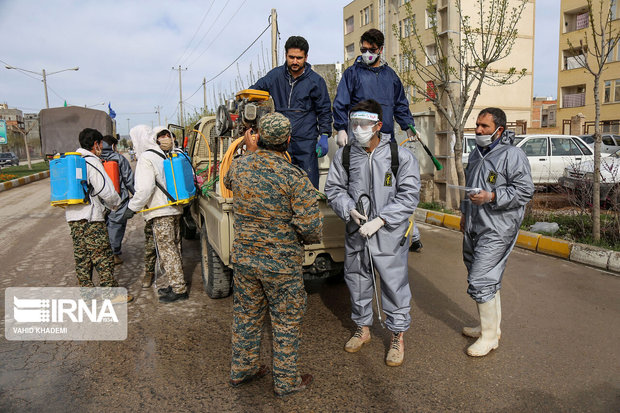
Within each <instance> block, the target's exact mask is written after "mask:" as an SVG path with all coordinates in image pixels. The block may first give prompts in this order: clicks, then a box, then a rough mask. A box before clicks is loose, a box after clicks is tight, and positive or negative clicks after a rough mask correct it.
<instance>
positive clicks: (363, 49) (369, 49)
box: [360, 47, 379, 53]
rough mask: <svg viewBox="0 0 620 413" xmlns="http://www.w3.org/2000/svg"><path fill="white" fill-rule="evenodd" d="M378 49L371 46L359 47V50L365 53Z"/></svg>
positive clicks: (375, 51)
mask: <svg viewBox="0 0 620 413" xmlns="http://www.w3.org/2000/svg"><path fill="white" fill-rule="evenodd" d="M378 51H379V48H378V47H373V48H368V47H360V52H362V53H366V52H370V53H377V52H378Z"/></svg>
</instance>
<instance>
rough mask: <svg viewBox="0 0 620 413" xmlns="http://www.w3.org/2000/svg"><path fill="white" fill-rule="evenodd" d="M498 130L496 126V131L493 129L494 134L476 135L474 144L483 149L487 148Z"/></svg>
mask: <svg viewBox="0 0 620 413" xmlns="http://www.w3.org/2000/svg"><path fill="white" fill-rule="evenodd" d="M499 128H500V127H499V126H498V127H497V129H495V132H493V133H492V134H490V135H476V144H477V145H478V146H480V147H483V148H486V147H487V146H489V145H490V144H491V143H492V142H493V136H495V134H496V133H497V131H498V130H499Z"/></svg>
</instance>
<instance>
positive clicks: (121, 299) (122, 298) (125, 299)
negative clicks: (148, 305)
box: [110, 294, 133, 305]
mask: <svg viewBox="0 0 620 413" xmlns="http://www.w3.org/2000/svg"><path fill="white" fill-rule="evenodd" d="M132 301H133V295H131V294H126V295H125V294H119V295H117V296H116V297H114V298H111V299H110V302H111V303H112V304H113V305H114V304H123V303H130V302H132Z"/></svg>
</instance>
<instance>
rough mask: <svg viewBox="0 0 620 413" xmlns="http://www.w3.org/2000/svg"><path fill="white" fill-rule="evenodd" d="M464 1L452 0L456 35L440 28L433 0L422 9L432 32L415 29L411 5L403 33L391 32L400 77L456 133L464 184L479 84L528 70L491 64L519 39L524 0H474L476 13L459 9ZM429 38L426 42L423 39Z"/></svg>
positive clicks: (511, 80)
mask: <svg viewBox="0 0 620 413" xmlns="http://www.w3.org/2000/svg"><path fill="white" fill-rule="evenodd" d="M462 3H465V4H469V3H470V1H467V2H463V1H462V0H455V3H454V4H455V6H456V9H457V14H458V19H459V25H460V39H459V38H458V34H459V33H457V32H455V31H453V30H452V31H451V30H448V31H447V32H450V33H452V34H453V35H455V36H456V40H455V36H451V37H450V36H446V31H444V32H440V29H439V27H438V12H437V5H436V2H435V1H433V0H427V6H426V13H427V19H428V20H427V22H428V25H429V26H430V27H429V30H430V32H431V33H430V36H429V35H428V34H427V32H426V31H425V30H424V29H421V28H419V27H418V23H417V22H416V18H415V14H414V13H413V10H412V7H411V4H410V3H407V4H406V10H407V18H406V20H405V25H404V26H405V27H404V32H403V33H401V31H400V30H399V28H398V27H396V25H394V26H393V30H394V33H395V35H396V37H397V38H398V39H399V43H400V49H401V62H399V63H400V64H399V65H395V66H400V75H401V78H402V81H403V84H405V85H406V86H413V88H414V89H415V90H416V93H417V95H418V96H422V98H418V99H417V100H418V101H420V100H423V99H425V100H427V101H430V102H431V103H432V104H433V105H434V107H435V108H436V109H437V111H438V112H439V113H440V115H441V116H442V117H443V118H444V119H445V120H446V122H447V124H448V125H449V127H450V128H451V130H452V131H453V132H454V136H455V143H454V157H453V158H451V159H450V160H449V161H450V162H454V167H455V168H456V172H457V177H458V182H459V185H464V184H465V172H464V170H463V164H462V163H461V162H460V160H461V157H462V154H463V130H464V129H465V123H466V122H467V119H468V117H469V116H470V114H471V112H472V110H473V108H474V105H475V103H476V99H477V98H478V96H479V95H480V90H481V88H482V85H483V84H487V85H506V84H511V83H514V82H516V81H518V80H519V79H521V78H522V77H523V76H524V75H525V74H526V69H525V68H523V69H520V70H518V69H517V68H515V67H511V68H509V69H508V70H503V71H499V70H496V69H494V68H492V65H493V64H494V63H496V62H499V61H500V60H502V59H504V58H505V57H507V56H508V55H509V54H510V52H511V51H512V48H513V46H514V43H515V39H516V38H517V23H518V22H519V20H520V18H521V15H522V13H523V9H524V8H525V5H526V4H527V3H528V1H527V0H476V2H475V10H476V15H475V16H468V15H466V14H465V13H464V11H463V7H462V6H463V4H462ZM429 38H430V39H431V41H432V42H431V43H430V44H429V43H428V40H427V39H429Z"/></svg>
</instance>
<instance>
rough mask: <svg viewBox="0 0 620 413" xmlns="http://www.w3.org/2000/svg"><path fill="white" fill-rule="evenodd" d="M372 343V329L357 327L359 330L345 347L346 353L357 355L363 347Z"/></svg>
mask: <svg viewBox="0 0 620 413" xmlns="http://www.w3.org/2000/svg"><path fill="white" fill-rule="evenodd" d="M369 341H370V329H369V328H368V326H357V330H355V333H353V336H352V337H351V338H350V339H349V341H347V344H345V345H344V351H346V352H348V353H355V352H357V351H359V350H360V349H361V348H362V346H363V345H364V344H366V343H368V342H369Z"/></svg>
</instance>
